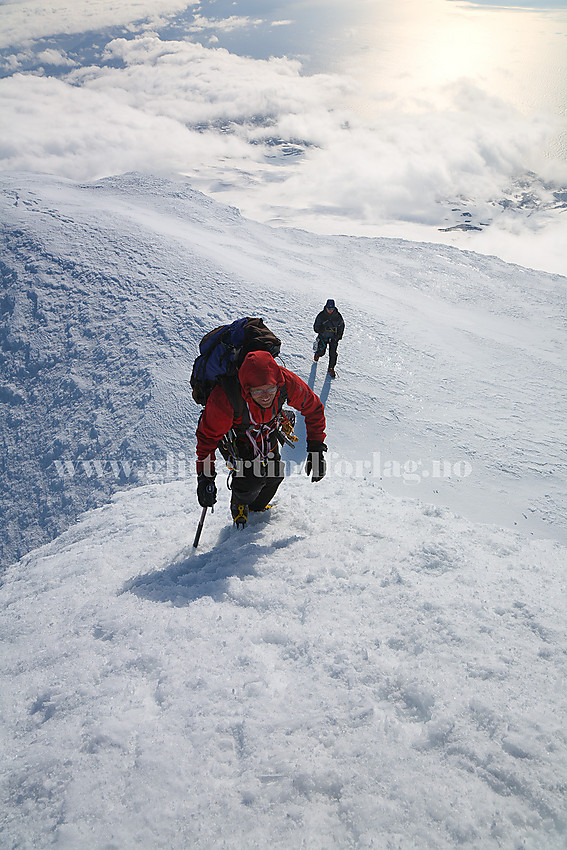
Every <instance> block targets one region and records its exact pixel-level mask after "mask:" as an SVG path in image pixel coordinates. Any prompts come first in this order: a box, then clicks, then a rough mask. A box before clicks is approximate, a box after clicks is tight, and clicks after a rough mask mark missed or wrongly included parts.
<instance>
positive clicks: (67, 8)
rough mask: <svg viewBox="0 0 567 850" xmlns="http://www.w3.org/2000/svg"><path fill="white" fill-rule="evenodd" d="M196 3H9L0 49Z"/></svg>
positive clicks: (0, 27) (0, 24) (2, 14)
mask: <svg viewBox="0 0 567 850" xmlns="http://www.w3.org/2000/svg"><path fill="white" fill-rule="evenodd" d="M197 4H198V0H9V2H7V3H4V4H2V5H0V48H4V47H10V46H15V45H18V44H25V43H28V42H30V41H32V40H33V39H36V38H46V37H48V36H52V35H59V34H61V33H67V34H69V33H78V32H84V31H85V30H96V29H100V28H101V27H115V26H126V25H127V24H130V23H132V22H134V21H140V20H142V19H144V18H151V19H156V16H157V15H159V16H163V15H169V14H172V13H174V12H179V11H181V10H182V9H185V8H187V6H195V5H197Z"/></svg>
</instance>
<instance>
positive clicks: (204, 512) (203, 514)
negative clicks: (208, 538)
mask: <svg viewBox="0 0 567 850" xmlns="http://www.w3.org/2000/svg"><path fill="white" fill-rule="evenodd" d="M212 510H214V508H213V509H212ZM207 511H208V506H205V507H204V508H203V510H202V511H201V519H200V520H199V525H198V526H197V531H196V532H195V539H194V541H193V548H194V549H196V548H197V546H198V545H199V540H200V538H201V532H202V530H203V526H204V524H205V517H206V516H207Z"/></svg>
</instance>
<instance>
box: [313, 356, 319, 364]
mask: <svg viewBox="0 0 567 850" xmlns="http://www.w3.org/2000/svg"><path fill="white" fill-rule="evenodd" d="M318 360H319V355H318V354H316V355H315V357H314V358H313V362H314V363H316V362H317V361H318Z"/></svg>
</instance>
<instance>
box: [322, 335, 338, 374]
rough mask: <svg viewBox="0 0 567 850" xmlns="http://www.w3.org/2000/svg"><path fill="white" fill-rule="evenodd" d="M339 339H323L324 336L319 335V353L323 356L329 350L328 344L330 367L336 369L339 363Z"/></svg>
mask: <svg viewBox="0 0 567 850" xmlns="http://www.w3.org/2000/svg"><path fill="white" fill-rule="evenodd" d="M338 344H339V341H338V339H323V337H321V336H320V337H319V338H318V340H317V352H316V353H317V355H318V356H319V357H322V356H323V355H324V353H325V352H326V350H327V345H328V346H329V369H334V368H335V366H336V365H337V347H338Z"/></svg>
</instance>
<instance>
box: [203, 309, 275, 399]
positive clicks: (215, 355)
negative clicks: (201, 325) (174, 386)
mask: <svg viewBox="0 0 567 850" xmlns="http://www.w3.org/2000/svg"><path fill="white" fill-rule="evenodd" d="M280 347H281V340H279V339H278V337H277V336H276V335H275V334H274V333H272V331H271V330H270V329H269V328H268V327H266V325H265V324H264V321H263V319H254V318H250V317H248V316H245V317H244V318H243V319H237V320H236V321H235V322H232V324H230V325H221V326H220V327H218V328H215V329H214V330H212V331H209V333H208V334H205V336H204V337H203V339H202V340H201V342H200V343H199V351H200V354H199V356H198V357H197V359H196V360H195V362H194V363H193V371H192V372H191V388H192V390H193V398H194V400H195V401H196V402H197V404H203V405H204V404H206V403H207V399H208V397H209V395H210V394H211V390H212V389H213V387H215V386H216V385H217V384H219V383H221V382H222V381H223V379H224V378H228V377H231V376H235V375H236V373H237V372H238V370H239V368H240V366H241V365H242V362H243V360H244V358H245V357H246V355H247V354H249V353H250V352H251V351H267V352H268V353H269V354H271V355H272V357H277V356H278V354H279V353H280ZM236 383H237V379H236Z"/></svg>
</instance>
